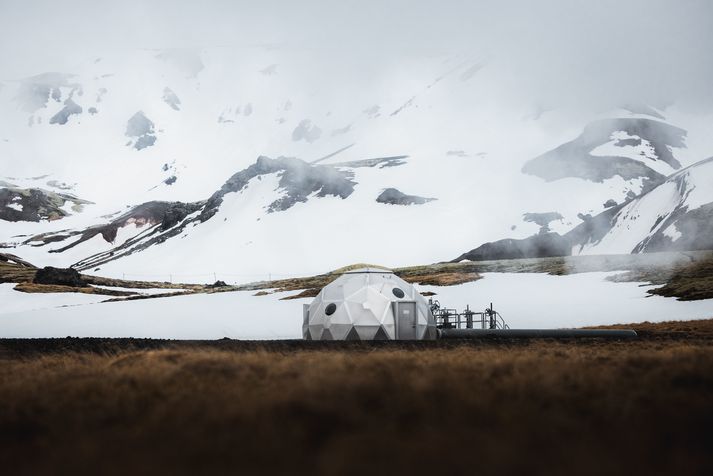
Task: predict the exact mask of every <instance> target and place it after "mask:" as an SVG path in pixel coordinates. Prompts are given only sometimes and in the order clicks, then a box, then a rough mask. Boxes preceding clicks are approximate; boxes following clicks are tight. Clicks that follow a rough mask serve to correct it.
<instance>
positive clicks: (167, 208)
mask: <svg viewBox="0 0 713 476" xmlns="http://www.w3.org/2000/svg"><path fill="white" fill-rule="evenodd" d="M202 205H203V202H197V203H183V202H158V201H154V202H146V203H142V204H141V205H138V206H136V207H134V208H132V209H131V210H129V211H128V212H126V213H124V214H123V215H121V216H119V217H118V218H116V219H114V220H112V221H111V222H109V223H107V224H104V225H97V226H92V227H89V228H87V229H85V230H82V231H66V230H65V231H60V232H57V233H44V234H41V235H35V236H33V237H32V238H30V239H28V240H26V241H25V244H28V243H38V242H42V243H45V244H49V243H54V242H61V241H65V240H67V239H68V238H72V237H74V236H78V238H77V239H76V240H75V241H73V242H71V243H69V244H67V245H65V246H63V247H61V248H57V249H54V250H51V251H50V252H51V253H62V252H64V251H66V250H68V249H71V248H74V247H75V246H77V245H80V244H81V243H84V242H85V241H88V240H91V239H92V238H94V237H95V236H97V235H101V236H102V238H103V239H104V241H106V242H108V243H113V242H114V241H115V240H116V237H117V234H118V231H119V229H120V228H123V227H125V226H127V225H131V224H134V225H137V226H140V227H143V226H147V225H148V226H155V225H158V226H157V227H156V229H155V230H153V232H152V233H156V234H160V233H163V232H166V231H168V230H169V229H170V228H173V227H174V226H176V225H177V224H178V223H180V222H181V221H183V220H184V219H185V218H186V217H187V216H188V215H189V214H191V213H194V212H196V211H198V210H200V208H201V206H202Z"/></svg>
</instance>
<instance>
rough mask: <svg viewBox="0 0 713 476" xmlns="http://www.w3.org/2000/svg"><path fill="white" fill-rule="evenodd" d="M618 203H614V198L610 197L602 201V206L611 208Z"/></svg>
mask: <svg viewBox="0 0 713 476" xmlns="http://www.w3.org/2000/svg"><path fill="white" fill-rule="evenodd" d="M617 205H618V203H616V200H614V199H612V198H610V199H609V200H607V201H606V202H604V208H611V207H615V206H617Z"/></svg>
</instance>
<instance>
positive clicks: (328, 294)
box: [321, 283, 344, 301]
mask: <svg viewBox="0 0 713 476" xmlns="http://www.w3.org/2000/svg"><path fill="white" fill-rule="evenodd" d="M321 294H322V300H324V301H338V300H340V299H344V289H343V287H342V285H341V284H340V283H332V284H331V285H327V286H325V287H324V288H323V289H322V293H321Z"/></svg>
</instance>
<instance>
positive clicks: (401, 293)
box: [391, 288, 405, 299]
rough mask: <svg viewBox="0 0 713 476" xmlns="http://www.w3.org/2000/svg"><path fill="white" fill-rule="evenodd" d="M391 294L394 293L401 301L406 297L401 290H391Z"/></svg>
mask: <svg viewBox="0 0 713 476" xmlns="http://www.w3.org/2000/svg"><path fill="white" fill-rule="evenodd" d="M391 292H392V293H394V296H396V297H397V298H399V299H401V298H402V297H404V296H405V294H404V292H403V291H402V290H401V289H400V288H394V289H392V290H391Z"/></svg>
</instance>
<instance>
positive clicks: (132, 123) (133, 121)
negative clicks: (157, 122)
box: [125, 111, 156, 150]
mask: <svg viewBox="0 0 713 476" xmlns="http://www.w3.org/2000/svg"><path fill="white" fill-rule="evenodd" d="M125 134H126V136H127V137H130V138H131V139H132V140H131V141H130V142H129V145H131V146H133V147H134V148H135V149H136V150H141V149H145V148H146V147H151V146H152V145H154V144H155V143H156V132H155V131H154V123H153V122H152V121H151V119H149V118H148V117H146V116H145V115H144V113H143V111H139V112H137V113H136V114H134V115H133V116H131V118H130V119H129V121H128V122H127V123H126V133H125Z"/></svg>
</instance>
